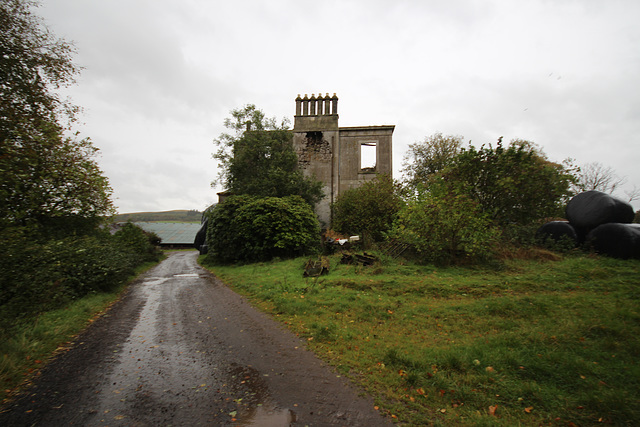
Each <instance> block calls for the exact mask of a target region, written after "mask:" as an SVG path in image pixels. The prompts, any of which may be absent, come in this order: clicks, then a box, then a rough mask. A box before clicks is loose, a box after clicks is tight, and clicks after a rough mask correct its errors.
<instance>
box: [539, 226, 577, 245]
mask: <svg viewBox="0 0 640 427" xmlns="http://www.w3.org/2000/svg"><path fill="white" fill-rule="evenodd" d="M550 239H551V240H553V242H549V240H550ZM536 240H537V241H538V242H540V243H542V244H547V243H558V242H560V241H562V240H566V241H567V242H571V243H572V244H573V247H576V246H578V234H577V233H576V230H575V228H573V226H572V225H571V224H570V223H569V221H551V222H548V223H546V224H544V225H543V226H542V227H540V228H538V230H537V231H536Z"/></svg>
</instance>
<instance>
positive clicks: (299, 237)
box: [207, 195, 320, 262]
mask: <svg viewBox="0 0 640 427" xmlns="http://www.w3.org/2000/svg"><path fill="white" fill-rule="evenodd" d="M207 215H208V219H209V226H208V230H207V244H208V246H209V254H208V257H209V259H210V260H211V261H213V262H236V261H247V262H253V261H265V260H269V259H272V258H275V257H280V258H286V257H292V256H297V255H302V254H305V253H309V252H313V251H314V250H316V249H317V247H318V245H319V236H320V225H319V222H318V219H317V217H316V215H315V214H314V212H313V210H312V209H311V206H309V204H308V203H306V202H305V201H304V200H303V199H302V198H301V197H300V196H288V197H265V198H258V197H252V196H246V195H240V196H232V197H230V198H228V199H227V200H225V202H224V203H222V204H219V205H217V206H216V208H215V209H213V210H212V211H211V212H208V213H207Z"/></svg>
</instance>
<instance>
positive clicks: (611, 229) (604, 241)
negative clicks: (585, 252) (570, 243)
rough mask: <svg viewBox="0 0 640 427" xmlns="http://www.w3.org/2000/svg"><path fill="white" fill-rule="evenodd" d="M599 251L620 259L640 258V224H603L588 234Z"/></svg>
mask: <svg viewBox="0 0 640 427" xmlns="http://www.w3.org/2000/svg"><path fill="white" fill-rule="evenodd" d="M587 243H588V244H589V245H590V246H591V247H592V248H593V249H594V250H595V251H596V252H598V253H600V254H603V255H607V256H610V257H613V258H620V259H630V258H635V259H640V224H620V223H609V224H602V225H600V226H598V227H596V228H594V229H593V230H591V232H590V233H589V234H588V235H587Z"/></svg>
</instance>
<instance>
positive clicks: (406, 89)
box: [36, 0, 640, 213]
mask: <svg viewBox="0 0 640 427" xmlns="http://www.w3.org/2000/svg"><path fill="white" fill-rule="evenodd" d="M41 2H42V5H41V7H40V8H39V9H37V11H36V13H37V14H39V15H40V16H42V17H44V18H45V20H46V22H47V24H48V25H49V27H50V28H51V29H52V30H53V31H54V32H55V33H56V34H57V35H58V36H61V37H64V38H65V39H67V40H70V41H74V42H75V45H76V47H77V50H78V54H77V55H76V62H77V63H78V64H79V65H81V66H83V67H85V69H84V70H83V72H82V74H81V76H80V78H79V79H78V84H77V85H75V86H74V87H72V88H71V89H70V90H69V91H68V92H69V95H70V96H71V97H72V100H73V101H74V102H75V103H76V104H78V105H80V106H81V107H83V108H84V109H85V111H84V114H83V115H82V117H81V119H82V122H83V124H82V125H81V126H80V127H79V130H80V131H81V133H82V135H83V136H89V137H91V139H92V140H93V141H94V143H95V145H96V146H98V147H99V148H100V149H101V153H102V154H101V157H100V159H99V162H100V165H101V167H102V168H103V170H104V172H105V174H106V175H107V176H108V177H109V179H110V181H111V184H112V186H113V188H114V190H115V198H116V200H115V202H116V205H117V206H118V211H119V212H121V213H124V212H138V211H158V210H172V209H203V208H205V207H206V206H208V205H209V204H211V203H213V202H215V201H217V197H216V192H217V191H221V190H222V189H221V188H211V187H210V182H211V181H212V180H213V179H214V178H215V177H216V175H217V171H216V163H215V161H214V160H213V159H212V158H211V153H212V152H213V151H214V145H213V143H212V141H213V139H214V138H216V137H217V136H218V135H220V133H222V132H223V131H224V130H225V129H224V127H223V120H224V118H225V117H227V116H228V115H229V111H230V110H231V109H234V108H238V107H242V106H244V105H245V104H249V103H252V104H256V105H257V106H258V107H259V108H261V109H262V110H263V111H264V112H265V113H266V114H267V115H268V116H275V117H277V118H278V119H281V118H283V117H288V118H290V119H293V115H294V113H295V103H294V99H295V97H296V96H297V95H298V94H303V95H304V94H305V93H308V94H309V95H310V94H311V93H316V94H317V93H319V92H321V93H327V92H329V93H331V94H333V93H334V92H335V93H337V95H338V97H339V98H340V101H339V114H340V125H341V126H359V125H395V126H396V129H395V132H394V152H393V155H394V174H395V177H396V178H399V177H400V172H399V171H400V168H401V166H402V160H403V157H404V155H405V153H406V150H407V146H408V145H409V144H411V143H414V142H417V141H419V140H422V139H423V138H424V137H425V136H428V135H431V134H433V133H435V132H442V133H444V134H455V135H462V136H464V138H465V140H467V141H469V140H471V141H472V143H473V144H474V145H476V146H480V145H481V144H483V143H495V141H496V140H497V139H498V137H500V136H504V140H506V141H510V140H511V139H514V138H522V139H528V140H531V141H534V142H536V143H537V144H539V145H540V146H541V147H542V148H543V150H544V152H545V153H546V154H547V155H548V157H549V158H550V159H551V160H554V161H562V160H563V159H565V158H567V157H571V158H573V159H575V160H576V162H577V163H578V164H585V163H589V162H600V163H602V164H603V165H605V166H610V167H612V168H613V169H615V171H616V172H617V173H618V174H619V175H621V176H626V177H627V180H628V184H627V185H626V186H625V189H627V190H628V189H631V188H632V187H633V185H634V184H636V185H637V186H638V187H640V168H639V167H638V163H639V160H640V154H639V151H638V150H639V148H640V144H639V142H640V137H639V135H640V79H639V77H640V25H638V20H639V19H640V2H638V1H637V0H606V1H605V0H553V1H552V0H521V1H513V0H485V1H479V0H478V1H475V0H458V1H456V0H447V1H444V0H443V1H430V0H423V1H419V0H388V1H387V0H340V1H339V0H333V1H332V0H322V1H320V0H318V1H306V0H269V1H256V0H233V1H231V0H225V1H217V0H180V1H177V0H173V1H172V0H109V1H105V0H102V1H88V0H41ZM620 196H621V197H624V193H622V192H621V193H620ZM634 207H635V208H636V209H638V208H640V204H639V203H638V202H634Z"/></svg>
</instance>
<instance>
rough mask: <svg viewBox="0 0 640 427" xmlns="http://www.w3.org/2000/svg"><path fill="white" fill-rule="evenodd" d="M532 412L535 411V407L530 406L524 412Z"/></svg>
mask: <svg viewBox="0 0 640 427" xmlns="http://www.w3.org/2000/svg"><path fill="white" fill-rule="evenodd" d="M531 411H533V406H529V407H527V408H524V412H526V413H527V414H530V413H531Z"/></svg>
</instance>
